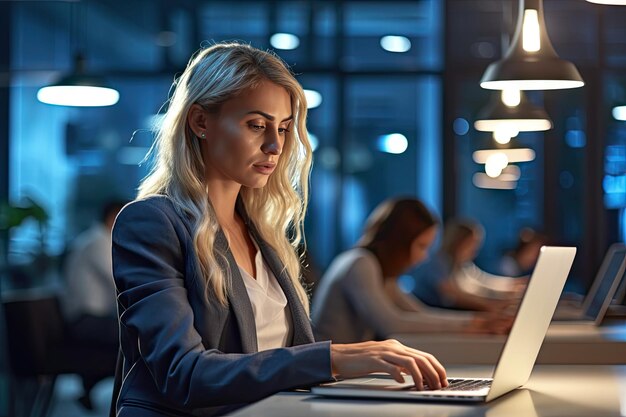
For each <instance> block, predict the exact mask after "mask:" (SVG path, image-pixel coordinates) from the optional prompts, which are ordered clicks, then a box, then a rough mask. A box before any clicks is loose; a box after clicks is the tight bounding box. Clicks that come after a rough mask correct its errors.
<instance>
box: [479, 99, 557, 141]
mask: <svg viewBox="0 0 626 417" xmlns="http://www.w3.org/2000/svg"><path fill="white" fill-rule="evenodd" d="M474 128H475V129H476V130H478V131H481V132H493V137H494V139H495V141H496V142H498V143H500V144H506V143H508V142H509V141H510V140H511V138H513V137H515V136H517V134H518V133H519V132H540V131H545V130H549V129H551V128H552V120H550V117H549V116H548V113H546V111H545V110H544V109H543V108H542V107H539V106H535V105H534V104H532V103H531V102H530V101H528V99H527V98H526V95H525V94H524V93H523V92H521V91H520V90H502V91H501V92H499V93H498V94H494V95H492V97H491V100H490V101H489V103H488V104H487V106H485V107H484V108H483V109H482V110H481V111H480V112H479V113H478V117H477V119H476V121H475V122H474Z"/></svg>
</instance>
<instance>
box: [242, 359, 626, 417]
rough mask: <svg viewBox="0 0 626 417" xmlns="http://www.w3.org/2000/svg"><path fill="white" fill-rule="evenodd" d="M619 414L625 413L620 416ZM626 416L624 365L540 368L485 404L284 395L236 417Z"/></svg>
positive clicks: (476, 370) (472, 371)
mask: <svg viewBox="0 0 626 417" xmlns="http://www.w3.org/2000/svg"><path fill="white" fill-rule="evenodd" d="M448 374H449V375H451V376H454V375H463V376H489V375H490V374H491V370H490V368H489V367H484V366H483V367H462V368H460V367H455V368H448ZM620 410H623V411H621V412H620ZM624 415H626V366H589V365H569V366H565V365H539V366H536V367H535V369H534V371H533V375H532V376H531V379H530V381H529V382H528V383H527V384H526V385H525V386H524V388H523V389H521V390H516V391H514V392H512V393H509V394H507V395H505V396H503V397H501V398H498V399H496V400H494V401H492V402H490V403H488V404H484V405H462V404H447V403H421V402H390V401H380V400H371V401H369V400H367V401H366V400H347V399H326V398H322V397H315V396H312V395H310V394H302V393H280V394H276V395H274V396H271V397H269V398H266V399H265V400H262V401H259V402H257V403H255V404H252V405H250V406H248V407H246V408H243V409H240V410H239V411H237V412H235V413H233V414H230V416H232V417H252V416H254V417H259V416H268V417H313V416H315V417H321V416H323V417H342V416H360V417H370V416H371V417H405V416H406V417H418V416H419V417H460V416H463V417H478V416H480V417H536V416H537V417H548V416H550V417H619V416H624Z"/></svg>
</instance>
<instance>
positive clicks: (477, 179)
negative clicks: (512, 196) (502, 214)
mask: <svg viewBox="0 0 626 417" xmlns="http://www.w3.org/2000/svg"><path fill="white" fill-rule="evenodd" d="M472 183H473V184H474V185H475V186H476V187H478V188H487V189H492V190H514V189H515V188H517V181H502V180H500V179H496V178H491V177H489V176H488V175H487V174H485V173H484V172H477V173H475V174H474V176H473V177H472Z"/></svg>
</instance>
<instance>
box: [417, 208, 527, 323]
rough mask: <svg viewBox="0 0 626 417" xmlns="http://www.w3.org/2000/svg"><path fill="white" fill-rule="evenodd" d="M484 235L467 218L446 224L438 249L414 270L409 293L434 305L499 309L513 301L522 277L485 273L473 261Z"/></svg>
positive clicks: (520, 286) (480, 309)
mask: <svg viewBox="0 0 626 417" xmlns="http://www.w3.org/2000/svg"><path fill="white" fill-rule="evenodd" d="M483 236H484V230H483V227H482V226H481V225H480V224H478V223H476V222H475V221H471V220H463V219H455V220H450V221H449V222H448V223H446V226H445V228H444V234H443V240H442V243H441V247H440V249H439V251H438V252H437V253H436V254H435V256H433V257H432V258H431V259H430V260H429V261H428V262H426V263H424V264H423V265H421V266H420V267H419V268H418V269H417V270H416V271H415V273H414V278H415V288H414V290H413V294H414V295H415V296H416V297H417V298H418V299H420V300H421V301H423V302H425V303H426V304H428V305H430V306H434V307H442V308H455V309H462V310H478V311H499V310H502V309H504V308H506V307H510V306H511V305H513V304H515V302H516V301H517V300H518V299H519V297H520V295H521V292H522V291H523V289H524V286H525V283H526V282H527V281H526V280H516V279H514V278H511V277H508V276H499V275H493V274H489V273H487V272H485V271H483V270H482V269H480V268H478V266H476V264H475V263H474V262H473V261H474V258H476V255H477V254H478V250H479V249H480V246H481V244H482V240H483Z"/></svg>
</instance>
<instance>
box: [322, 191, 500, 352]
mask: <svg viewBox="0 0 626 417" xmlns="http://www.w3.org/2000/svg"><path fill="white" fill-rule="evenodd" d="M437 224H438V221H437V219H436V218H435V217H434V216H433V215H432V214H431V213H430V211H429V210H428V209H427V208H426V207H425V206H424V205H423V204H422V203H421V202H420V201H419V200H416V199H413V198H397V199H389V200H386V201H384V202H382V203H381V204H380V205H379V206H378V207H377V208H376V209H375V210H374V211H373V212H372V214H371V215H370V216H369V218H368V219H367V221H366V224H365V228H364V231H363V235H362V236H361V238H360V240H359V241H358V242H357V244H356V246H355V247H354V248H352V249H350V250H348V251H346V252H344V253H341V254H340V255H338V256H337V257H336V258H335V259H334V260H333V262H332V263H331V265H330V266H329V268H328V270H327V271H326V273H325V274H324V276H323V277H322V279H321V281H320V284H319V287H318V289H317V291H316V295H315V297H314V298H313V306H312V312H311V318H312V321H313V327H314V331H315V334H316V336H317V337H318V338H319V339H324V340H332V341H333V342H337V343H347V342H360V341H364V340H373V339H374V340H375V339H381V338H386V337H388V336H389V335H391V334H394V333H415V332H429V333H430V332H469V333H476V332H485V333H486V332H499V331H503V330H504V329H502V328H500V327H499V324H494V323H492V322H490V321H489V320H488V319H487V317H485V316H482V315H480V314H472V313H463V312H457V311H445V310H441V309H433V308H429V307H427V306H425V305H423V304H422V303H420V302H418V301H416V300H415V299H413V297H411V296H409V295H406V294H404V293H402V292H401V291H400V289H399V288H398V286H397V285H396V281H397V278H398V276H399V275H400V274H402V273H403V272H404V271H406V270H408V269H409V268H411V267H413V266H414V265H415V264H417V263H419V262H421V261H423V260H424V259H425V258H426V256H427V254H428V248H429V247H430V245H431V244H432V242H433V240H434V239H435V236H436V233H437Z"/></svg>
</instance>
